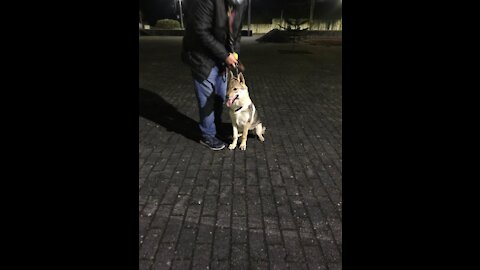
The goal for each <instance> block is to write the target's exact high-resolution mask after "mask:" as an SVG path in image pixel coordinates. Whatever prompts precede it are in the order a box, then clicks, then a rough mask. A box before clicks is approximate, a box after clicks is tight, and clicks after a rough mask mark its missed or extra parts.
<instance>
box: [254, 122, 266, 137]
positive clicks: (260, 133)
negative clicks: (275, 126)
mask: <svg viewBox="0 0 480 270" xmlns="http://www.w3.org/2000/svg"><path fill="white" fill-rule="evenodd" d="M265 129H266V128H265V127H264V126H263V125H262V123H260V124H258V125H257V126H256V127H255V133H256V134H257V136H258V138H259V139H260V141H262V142H264V141H265V138H264V137H263V134H265Z"/></svg>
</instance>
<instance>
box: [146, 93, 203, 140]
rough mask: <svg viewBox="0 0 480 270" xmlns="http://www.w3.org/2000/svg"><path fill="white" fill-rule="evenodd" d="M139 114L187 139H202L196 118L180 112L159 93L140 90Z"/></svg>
mask: <svg viewBox="0 0 480 270" xmlns="http://www.w3.org/2000/svg"><path fill="white" fill-rule="evenodd" d="M139 115H140V116H141V117H143V118H146V119H148V120H150V121H153V122H155V123H156V124H158V125H161V126H163V127H165V128H166V129H167V130H168V131H173V132H175V133H178V134H180V135H182V136H184V137H185V138H187V139H190V140H193V141H196V142H198V141H199V139H200V130H199V128H198V123H197V122H196V121H195V120H193V119H192V118H190V117H188V116H186V115H184V114H183V113H181V112H179V111H178V110H177V108H175V107H174V106H173V105H172V104H170V103H168V102H167V101H166V100H165V99H163V98H162V97H161V96H159V95H158V94H156V93H154V92H152V91H149V90H146V89H143V88H140V91H139Z"/></svg>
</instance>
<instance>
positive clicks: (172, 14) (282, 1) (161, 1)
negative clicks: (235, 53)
mask: <svg viewBox="0 0 480 270" xmlns="http://www.w3.org/2000/svg"><path fill="white" fill-rule="evenodd" d="M245 1H247V2H248V0H245ZM182 3H183V4H182V5H183V10H184V12H185V6H186V5H188V0H184V1H183V2H182ZM251 4H252V8H251V11H252V14H251V20H252V21H251V22H252V23H271V22H272V21H271V20H272V19H273V18H280V16H281V12H282V10H283V17H284V18H307V19H308V18H309V17H310V0H251ZM139 7H140V10H141V11H142V14H143V17H144V20H145V21H146V22H148V23H149V24H150V25H155V23H156V22H157V20H160V19H174V20H179V18H178V15H179V14H180V10H179V5H178V0H140V6H139ZM341 16H342V5H341V3H340V0H316V3H315V8H314V19H324V20H335V19H339V18H341Z"/></svg>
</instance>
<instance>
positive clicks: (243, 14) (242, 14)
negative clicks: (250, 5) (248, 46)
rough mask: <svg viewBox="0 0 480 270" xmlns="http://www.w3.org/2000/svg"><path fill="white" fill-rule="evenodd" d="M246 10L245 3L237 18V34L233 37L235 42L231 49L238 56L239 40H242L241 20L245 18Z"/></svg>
mask: <svg viewBox="0 0 480 270" xmlns="http://www.w3.org/2000/svg"><path fill="white" fill-rule="evenodd" d="M246 9H247V5H246V4H245V2H244V3H243V5H242V6H241V8H240V16H239V21H238V26H237V29H238V30H237V33H236V36H235V42H234V45H233V48H234V50H235V52H236V53H238V54H240V40H241V39H242V27H243V20H244V18H245V11H246Z"/></svg>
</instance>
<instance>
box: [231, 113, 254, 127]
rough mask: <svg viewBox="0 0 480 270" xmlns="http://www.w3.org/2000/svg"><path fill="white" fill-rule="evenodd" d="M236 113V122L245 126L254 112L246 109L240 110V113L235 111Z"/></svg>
mask: <svg viewBox="0 0 480 270" xmlns="http://www.w3.org/2000/svg"><path fill="white" fill-rule="evenodd" d="M234 115H235V116H234V118H235V124H237V126H242V127H243V126H244V125H245V124H247V123H248V122H249V121H250V118H251V115H252V114H251V112H250V110H245V111H240V112H238V113H235V114H234Z"/></svg>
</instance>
